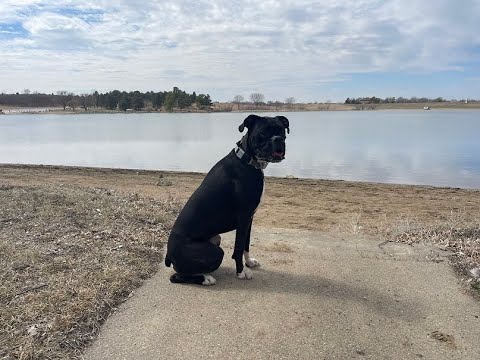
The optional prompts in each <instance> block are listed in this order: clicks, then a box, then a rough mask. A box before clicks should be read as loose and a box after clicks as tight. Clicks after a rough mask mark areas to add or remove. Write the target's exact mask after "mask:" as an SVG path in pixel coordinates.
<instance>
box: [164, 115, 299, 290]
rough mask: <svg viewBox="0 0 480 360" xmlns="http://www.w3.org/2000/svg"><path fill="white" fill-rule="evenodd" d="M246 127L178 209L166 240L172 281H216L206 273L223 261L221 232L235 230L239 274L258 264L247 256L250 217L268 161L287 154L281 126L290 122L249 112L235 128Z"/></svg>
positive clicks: (247, 274) (244, 275)
mask: <svg viewBox="0 0 480 360" xmlns="http://www.w3.org/2000/svg"><path fill="white" fill-rule="evenodd" d="M244 128H247V129H248V131H247V133H246V135H244V136H243V137H242V139H241V140H240V141H239V142H238V143H237V146H236V148H235V149H233V150H232V151H231V152H230V153H229V154H228V155H227V156H225V157H224V158H223V159H222V160H220V161H219V162H218V163H217V164H216V165H215V166H214V167H213V168H212V169H211V170H210V171H209V172H208V174H207V176H206V177H205V179H204V180H203V182H202V184H201V185H200V187H199V188H198V189H197V190H196V191H195V192H194V193H193V195H192V196H191V197H190V199H189V200H188V201H187V203H186V204H185V207H184V208H183V210H182V211H181V212H180V214H179V216H178V218H177V220H176V221H175V224H174V225H173V228H172V232H171V233H170V237H169V239H168V245H167V255H166V257H165V265H166V266H168V267H169V266H170V265H171V264H173V268H174V270H175V271H176V273H175V274H173V275H172V276H171V277H170V281H171V282H174V283H193V284H202V285H213V284H215V279H214V278H213V277H212V276H210V275H204V274H206V273H210V272H212V271H215V270H217V269H218V268H219V267H220V264H221V263H222V260H223V250H222V248H221V247H220V234H222V233H225V232H228V231H232V230H236V237H235V249H234V251H233V256H232V258H233V259H234V260H235V265H236V270H237V277H238V278H239V279H251V278H252V273H251V271H249V270H248V269H245V268H244V267H243V261H242V257H243V256H245V263H246V265H247V267H255V266H258V265H259V263H258V261H257V260H255V259H253V258H250V256H249V247H250V231H251V228H252V220H253V215H254V214H255V211H256V209H257V206H258V205H259V203H260V199H261V196H262V195H263V186H264V176H263V169H264V168H265V167H266V166H267V165H268V163H270V162H274V163H275V162H280V161H282V160H283V159H284V158H285V138H286V136H285V130H286V131H287V132H288V133H289V132H290V129H289V122H288V119H287V118H286V117H284V116H276V117H260V116H257V115H249V116H248V117H247V118H246V119H245V120H244V121H243V123H242V124H241V125H240V126H239V128H238V129H239V130H240V132H243V130H244Z"/></svg>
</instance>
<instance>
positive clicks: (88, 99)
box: [80, 94, 95, 111]
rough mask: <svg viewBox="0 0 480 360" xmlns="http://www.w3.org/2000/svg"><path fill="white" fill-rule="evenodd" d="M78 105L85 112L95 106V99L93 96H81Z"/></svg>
mask: <svg viewBox="0 0 480 360" xmlns="http://www.w3.org/2000/svg"><path fill="white" fill-rule="evenodd" d="M80 104H81V105H82V107H83V109H84V110H85V111H87V110H88V108H89V107H92V106H93V105H95V99H94V97H93V94H82V95H80Z"/></svg>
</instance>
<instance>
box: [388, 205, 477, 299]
mask: <svg viewBox="0 0 480 360" xmlns="http://www.w3.org/2000/svg"><path fill="white" fill-rule="evenodd" d="M390 236H391V237H390V238H391V239H392V240H393V241H396V242H402V243H406V244H414V243H427V244H435V245H438V246H440V247H442V248H445V249H448V250H450V251H451V252H452V254H453V255H452V257H451V262H452V265H453V266H454V267H455V269H456V270H457V271H458V273H459V274H460V275H461V276H462V277H463V279H464V280H466V281H467V282H468V283H470V284H471V287H472V288H473V289H475V290H480V276H479V274H478V271H479V268H480V222H479V221H478V220H477V221H470V220H468V221H467V220H465V217H464V216H463V214H462V212H452V213H451V216H450V218H449V219H448V220H447V221H442V222H438V223H437V224H434V225H428V226H425V225H423V224H421V223H419V222H418V221H416V220H415V219H405V220H403V221H401V222H398V223H397V226H396V229H395V230H394V231H392V232H391V234H390ZM479 294H480V292H479Z"/></svg>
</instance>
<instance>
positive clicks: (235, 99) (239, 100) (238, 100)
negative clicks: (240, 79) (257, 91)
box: [233, 95, 245, 110]
mask: <svg viewBox="0 0 480 360" xmlns="http://www.w3.org/2000/svg"><path fill="white" fill-rule="evenodd" d="M244 100H245V99H244V98H243V96H242V95H235V96H234V97H233V103H234V104H237V109H238V110H240V103H242V102H243V101H244Z"/></svg>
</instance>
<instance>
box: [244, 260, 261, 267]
mask: <svg viewBox="0 0 480 360" xmlns="http://www.w3.org/2000/svg"><path fill="white" fill-rule="evenodd" d="M245 265H247V266H248V267H249V268H253V267H257V266H260V262H259V261H258V260H257V259H255V258H248V259H247V260H245Z"/></svg>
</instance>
